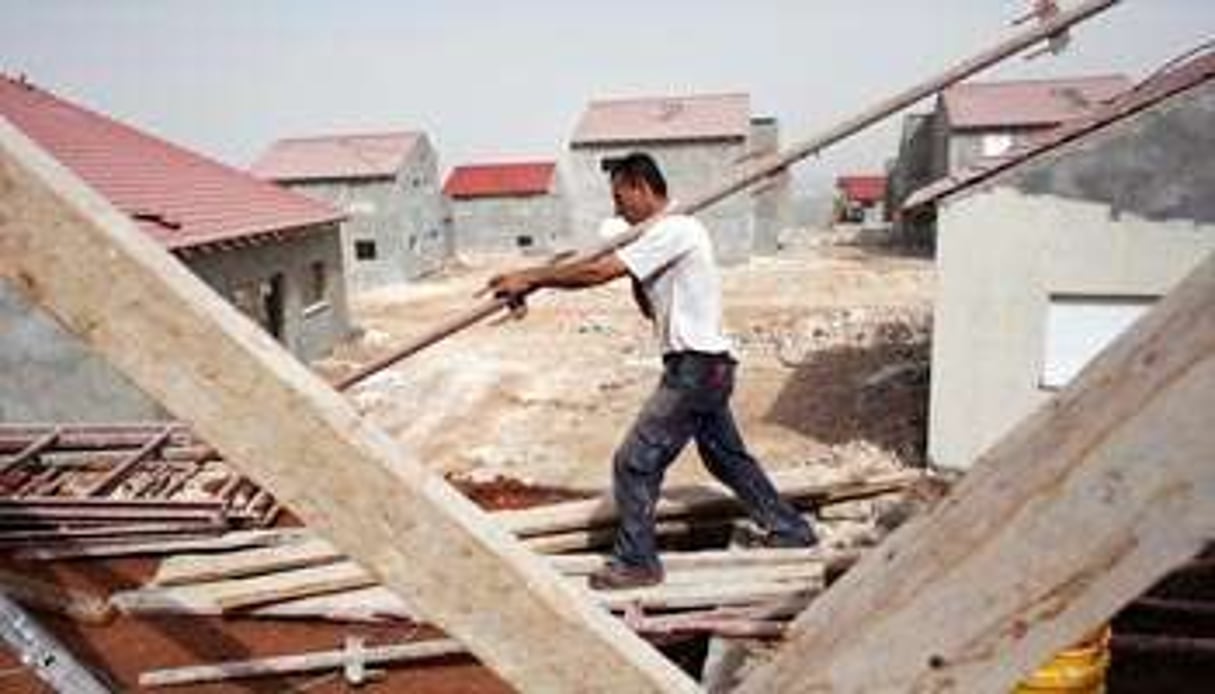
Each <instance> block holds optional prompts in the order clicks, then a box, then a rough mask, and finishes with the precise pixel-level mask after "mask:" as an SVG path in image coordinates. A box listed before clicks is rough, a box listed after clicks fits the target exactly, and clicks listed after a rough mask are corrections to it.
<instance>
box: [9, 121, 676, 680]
mask: <svg viewBox="0 0 1215 694" xmlns="http://www.w3.org/2000/svg"><path fill="white" fill-rule="evenodd" d="M0 277H3V278H4V279H5V281H7V282H8V283H10V285H11V286H12V287H14V288H15V289H17V290H18V291H20V292H22V293H23V294H25V295H26V296H27V297H29V298H30V299H31V300H32V301H33V302H34V303H36V304H38V305H40V306H41V307H43V308H44V309H46V310H47V311H48V312H49V313H50V314H51V315H53V316H54V317H55V318H56V319H57V320H58V321H59V322H60V323H61V324H62V325H64V326H65V327H66V328H67V329H68V330H70V331H71V332H72V333H74V334H76V335H77V336H78V337H80V338H81V339H82V340H83V341H84V342H85V343H86V344H88V345H89V346H90V347H91V348H93V349H94V350H96V351H97V352H98V353H99V354H101V355H103V356H104V357H105V358H106V359H107V360H109V361H110V362H111V363H112V364H113V365H114V366H115V367H117V368H118V369H119V370H120V371H122V372H123V373H125V374H126V375H127V376H128V377H129V378H130V379H131V380H132V381H133V382H134V383H136V384H137V385H139V386H140V388H142V389H143V390H144V391H145V392H147V393H148V394H149V395H151V396H152V397H154V398H155V399H156V400H158V401H159V402H161V403H162V404H163V405H164V406H165V407H166V408H168V409H169V410H170V411H171V412H173V413H174V414H175V415H177V416H178V417H180V418H181V419H182V420H184V421H186V422H188V423H189V424H190V425H191V426H192V427H193V428H194V430H195V431H197V432H198V433H199V434H200V435H201V436H202V438H204V439H205V440H206V441H208V442H209V443H210V444H211V445H213V446H214V447H215V448H216V449H217V450H218V451H220V452H221V453H222V454H223V455H224V456H225V457H226V458H227V459H228V460H229V461H230V462H231V463H232V464H233V465H234V466H236V467H238V468H239V469H241V470H242V471H243V472H245V473H247V474H248V475H249V476H250V477H253V478H255V479H257V481H258V482H259V483H260V484H261V485H262V486H263V487H265V488H267V489H269V490H271V491H272V492H273V493H274V495H275V497H276V498H277V499H279V500H281V501H282V502H283V503H284V504H286V505H287V506H288V507H290V508H291V510H292V511H294V512H295V513H296V514H297V515H298V516H299V517H300V518H301V519H302V520H304V521H305V522H306V523H307V524H308V526H309V527H310V528H312V529H313V530H315V531H316V532H317V533H319V534H321V535H322V536H324V537H325V538H326V539H328V540H329V541H330V542H332V543H333V544H334V545H335V546H336V547H338V548H339V549H341V550H342V551H343V552H344V553H345V554H346V555H347V556H349V557H351V558H352V559H355V560H356V561H358V562H359V563H360V564H362V565H363V566H364V567H365V568H366V569H368V570H369V571H370V572H372V573H373V574H374V575H375V576H376V577H377V578H378V579H379V580H380V582H381V583H383V584H384V585H385V586H388V587H389V588H391V589H392V590H394V591H395V592H397V593H398V594H400V595H402V596H403V597H405V599H406V600H408V602H409V603H410V604H413V605H417V606H418V607H419V608H420V609H421V610H422V611H423V612H424V615H425V616H426V617H427V618H429V619H430V620H432V621H433V622H434V623H436V624H438V625H439V626H441V627H442V628H443V629H445V630H446V631H447V632H448V633H450V634H451V635H452V636H454V637H456V638H458V639H459V640H460V641H461V642H462V643H464V644H465V645H466V646H467V647H468V648H469V650H471V651H472V652H473V653H474V654H475V655H476V656H477V657H478V658H480V659H481V661H482V662H484V663H485V664H486V665H488V666H489V667H491V668H493V669H494V670H495V671H496V672H497V673H498V674H499V675H501V676H502V677H503V678H504V679H506V680H507V681H509V682H511V683H512V684H513V685H515V686H516V687H518V688H520V689H524V690H529V691H592V690H593V691H622V692H623V691H628V692H646V691H694V690H695V684H694V683H693V682H692V681H691V680H690V679H689V678H688V677H687V676H686V675H684V674H683V673H682V672H680V671H679V670H678V668H676V667H675V666H674V665H673V664H671V663H670V662H669V661H667V660H666V659H665V658H663V657H662V656H661V655H660V654H659V653H657V652H656V651H654V650H653V649H652V648H650V647H649V645H648V644H646V643H645V642H644V641H642V640H641V639H639V638H638V637H637V636H636V635H634V634H633V633H632V632H630V631H629V630H628V629H626V628H625V627H624V626H623V625H621V624H620V623H619V622H618V621H616V620H614V619H612V618H611V617H610V616H609V615H608V614H607V613H606V612H605V611H604V610H603V609H602V608H599V607H597V606H595V605H593V604H592V603H591V602H590V601H589V600H588V599H587V596H586V594H585V593H584V592H583V591H580V590H579V589H578V588H576V587H574V586H570V585H567V584H566V583H564V582H563V581H562V580H561V578H560V577H559V576H558V574H557V573H556V572H555V571H553V570H552V569H551V568H550V567H548V566H547V565H546V564H545V563H544V562H542V561H541V560H539V559H538V558H536V557H535V556H533V555H532V554H530V553H529V552H527V551H526V550H525V549H524V548H523V547H522V546H520V545H519V543H518V542H516V541H515V540H514V538H512V537H511V536H510V535H509V533H507V532H506V531H505V530H503V529H501V528H498V527H497V526H496V525H495V524H494V523H493V522H492V521H490V520H489V519H488V518H487V517H486V515H485V514H484V513H483V512H481V511H480V510H479V509H478V508H476V506H474V505H473V504H472V502H470V501H468V500H467V499H465V498H464V497H463V496H461V495H460V494H459V492H457V491H456V490H454V489H453V488H451V486H450V485H448V484H447V483H446V482H444V481H443V480H442V479H441V478H440V477H438V476H436V475H434V474H432V473H430V472H429V471H427V470H426V469H425V468H424V467H423V466H422V465H421V464H419V463H418V462H417V461H416V460H414V459H413V458H412V457H411V456H409V455H408V454H407V453H406V452H405V451H403V450H402V449H401V448H400V447H399V446H397V445H396V444H395V443H394V442H393V441H392V440H391V439H390V438H389V437H388V436H387V435H386V434H384V433H383V432H381V431H380V430H378V429H376V428H375V427H374V426H372V425H371V424H369V423H368V422H367V421H365V420H363V419H362V418H361V417H359V416H358V414H357V413H356V412H355V411H354V409H353V408H352V407H351V406H350V405H349V404H348V403H347V402H346V401H345V400H343V399H342V398H341V396H339V395H338V394H337V393H336V392H334V391H333V389H332V388H330V387H329V386H328V385H326V384H325V383H324V382H322V381H321V380H320V379H319V378H318V377H316V376H315V375H314V374H312V373H311V372H310V371H309V370H308V369H307V368H306V367H304V366H303V365H302V364H300V363H299V362H298V361H296V360H295V359H294V358H293V357H292V356H291V355H290V354H288V353H287V352H286V351H284V350H283V348H282V347H281V346H280V345H278V344H277V343H275V342H274V340H273V339H271V338H270V337H269V336H268V335H266V334H265V333H264V332H262V331H261V330H260V329H258V328H257V327H256V326H255V325H253V324H252V323H251V322H249V321H248V320H247V319H245V318H243V317H242V316H241V315H240V314H239V313H238V312H237V311H236V309H234V308H232V307H231V306H230V305H229V304H227V303H226V302H224V301H223V300H222V299H221V298H220V297H219V296H217V295H216V294H214V292H212V291H211V290H210V289H208V288H207V287H206V285H204V284H203V283H202V281H201V280H199V279H198V278H197V277H195V276H194V275H193V274H192V273H190V271H189V270H188V269H186V268H185V267H184V266H182V265H181V264H180V263H178V262H177V261H175V260H174V259H173V258H172V257H171V256H170V255H169V254H168V253H167V252H166V251H165V250H164V249H163V248H161V247H160V246H159V245H157V244H156V243H155V242H154V241H153V240H152V239H150V238H148V237H146V236H145V235H144V234H143V233H142V232H140V231H139V230H138V229H137V228H136V227H135V225H134V223H133V222H131V220H130V219H129V218H127V216H126V215H124V214H122V213H121V212H120V211H118V210H116V209H114V208H113V207H112V206H111V205H110V204H108V203H107V202H106V201H105V200H104V199H103V198H101V197H100V196H99V195H97V194H96V193H95V192H94V191H92V190H91V189H89V188H87V187H86V186H85V185H84V184H83V183H81V182H80V181H79V180H78V179H77V178H76V177H75V176H73V175H72V174H71V173H70V172H68V171H67V170H65V169H63V168H62V167H61V166H59V165H58V164H57V163H56V162H55V161H54V160H53V159H51V158H50V157H49V156H48V155H47V154H46V153H44V152H42V151H41V150H40V149H39V148H38V147H37V146H36V145H34V144H33V143H31V142H30V141H29V140H28V139H27V138H26V137H25V136H24V135H22V134H21V133H20V132H19V131H17V130H16V129H14V128H13V127H12V126H11V125H10V124H8V123H7V122H5V121H3V120H2V119H0Z"/></svg>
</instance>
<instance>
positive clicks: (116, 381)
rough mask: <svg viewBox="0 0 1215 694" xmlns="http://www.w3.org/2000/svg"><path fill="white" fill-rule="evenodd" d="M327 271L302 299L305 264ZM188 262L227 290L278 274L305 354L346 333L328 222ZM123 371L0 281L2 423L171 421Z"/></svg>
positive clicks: (297, 349) (336, 251)
mask: <svg viewBox="0 0 1215 694" xmlns="http://www.w3.org/2000/svg"><path fill="white" fill-rule="evenodd" d="M318 261H319V262H322V263H323V264H324V266H325V267H326V268H327V272H328V273H329V278H328V283H327V284H328V291H329V294H328V296H327V299H326V300H325V301H323V302H317V303H313V304H312V305H310V306H304V305H303V304H304V296H305V291H306V289H305V287H306V286H307V283H308V282H310V281H311V277H312V265H311V264H312V263H313V262H318ZM187 265H188V266H189V267H190V268H191V269H192V270H194V272H195V273H196V274H197V275H198V276H199V277H200V279H202V280H203V281H205V282H206V283H207V284H208V285H210V286H211V288H212V289H214V290H215V291H217V292H218V293H220V294H221V295H223V296H225V298H229V299H230V297H231V295H232V291H233V289H234V288H235V287H237V286H240V285H241V284H249V283H256V282H257V281H259V280H262V279H266V278H269V277H272V276H274V275H275V274H281V275H282V277H283V289H284V311H283V313H284V326H283V327H284V330H283V340H282V341H283V344H284V346H285V347H286V348H287V349H288V350H289V351H291V352H293V353H295V354H296V355H297V356H299V357H300V358H301V359H303V360H309V359H313V358H315V357H318V356H321V355H323V354H325V353H327V352H328V351H329V350H330V349H331V348H332V347H333V346H334V344H335V343H336V342H337V341H339V340H341V339H343V338H344V337H345V336H346V335H347V334H348V333H349V332H350V319H349V315H348V312H347V308H346V294H345V287H344V286H343V282H342V280H341V277H342V271H341V244H340V240H339V236H338V230H337V227H336V226H335V225H327V226H324V227H319V228H318V229H317V230H315V231H313V232H311V233H307V234H298V235H295V236H293V237H291V238H290V239H289V240H286V241H283V242H280V243H267V244H264V245H260V246H253V247H247V248H235V249H231V250H226V251H217V252H215V253H210V254H206V255H196V256H194V257H192V258H191V259H190V260H189V261H188V262H187ZM169 418H170V415H169V414H168V413H167V412H165V411H164V409H163V408H161V407H160V406H159V405H158V404H157V403H156V402H155V401H153V400H151V399H149V398H148V397H147V396H145V395H144V394H143V393H142V391H140V390H139V389H138V388H136V387H135V385H134V384H132V383H131V382H130V381H129V380H127V378H126V377H125V376H123V375H122V374H121V373H119V372H118V371H117V370H115V369H114V368H113V367H111V366H110V365H109V363H108V362H106V361H105V360H104V359H102V358H101V357H99V356H97V355H96V354H94V353H93V352H92V350H90V349H89V348H88V347H87V346H86V345H85V344H84V343H82V342H81V341H80V340H79V339H77V338H76V337H75V336H74V335H72V334H71V333H69V332H67V331H66V330H64V329H63V328H62V327H61V326H60V325H59V324H58V323H56V322H55V321H54V319H53V318H52V317H51V316H49V315H48V314H46V313H45V312H44V311H42V309H40V308H39V307H37V306H34V305H31V304H30V303H29V302H28V301H27V300H26V299H25V298H24V297H23V296H22V295H21V294H19V293H18V292H16V291H15V290H13V289H12V288H11V287H10V286H9V285H7V284H4V283H3V282H0V421H3V422H121V421H141V420H159V419H169Z"/></svg>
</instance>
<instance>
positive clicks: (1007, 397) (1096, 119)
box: [907, 56, 1215, 468]
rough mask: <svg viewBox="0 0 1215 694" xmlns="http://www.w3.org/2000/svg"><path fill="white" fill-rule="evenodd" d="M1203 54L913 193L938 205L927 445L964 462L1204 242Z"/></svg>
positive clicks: (1208, 227) (1209, 88)
mask: <svg viewBox="0 0 1215 694" xmlns="http://www.w3.org/2000/svg"><path fill="white" fill-rule="evenodd" d="M1212 77H1215V56H1208V57H1206V58H1203V59H1198V60H1194V61H1192V62H1190V63H1188V64H1186V65H1184V66H1183V67H1179V68H1176V69H1174V70H1173V71H1171V72H1169V73H1167V74H1165V75H1164V76H1162V77H1159V78H1157V79H1154V80H1153V81H1151V82H1148V83H1146V84H1144V85H1142V86H1140V87H1138V88H1137V89H1136V90H1135V91H1133V92H1129V93H1127V95H1126V96H1125V97H1123V98H1120V99H1118V100H1116V101H1114V102H1112V103H1110V104H1108V105H1105V106H1102V107H1101V108H1099V109H1097V110H1096V111H1094V112H1092V113H1091V114H1090V115H1089V116H1086V117H1084V118H1082V119H1079V120H1075V121H1072V122H1070V123H1069V124H1067V125H1065V126H1063V127H1061V128H1059V129H1057V130H1055V131H1053V132H1052V133H1050V134H1049V135H1046V136H1043V137H1040V138H1038V139H1037V140H1035V141H1032V142H1031V143H1029V144H1027V145H1024V146H1022V147H1020V148H1018V149H1014V150H1011V151H1008V152H1005V157H1004V158H1002V159H1001V160H999V161H998V163H994V164H991V165H989V166H987V167H983V168H976V169H970V170H967V171H964V172H960V173H958V174H956V175H955V178H954V179H953V180H947V181H944V182H942V183H940V184H937V185H934V186H931V187H929V188H927V189H925V190H922V191H920V192H918V193H916V194H915V195H913V196H912V197H911V198H909V200H908V202H907V204H908V206H909V207H910V208H912V210H913V211H914V209H915V208H916V207H922V206H929V205H933V206H936V207H937V209H938V212H937V214H938V220H937V224H938V234H939V242H938V254H939V257H938V268H939V270H938V272H939V275H938V297H937V300H936V308H935V318H934V335H933V355H932V394H931V425H930V432H929V453H930V456H931V458H932V459H933V460H934V461H936V462H937V463H938V464H941V465H945V466H948V467H954V468H967V467H970V466H971V465H972V464H973V463H974V461H975V458H976V456H977V455H978V454H979V453H980V452H982V451H983V450H985V449H986V448H987V447H988V446H989V445H991V444H992V443H993V442H994V441H996V440H998V439H999V438H1001V437H1002V436H1003V435H1004V434H1005V433H1006V432H1007V431H1008V430H1009V428H1010V427H1012V426H1013V424H1015V423H1016V422H1017V421H1019V420H1020V419H1021V418H1022V417H1024V416H1025V415H1026V414H1028V413H1029V412H1031V411H1032V410H1034V409H1035V408H1037V407H1038V406H1040V405H1041V404H1042V403H1044V402H1045V401H1047V400H1049V399H1051V398H1052V397H1053V396H1054V394H1055V393H1056V391H1058V390H1059V389H1060V388H1061V387H1063V386H1065V385H1066V384H1068V383H1069V382H1070V381H1071V380H1072V379H1073V378H1074V377H1075V376H1076V374H1077V373H1078V372H1080V371H1081V370H1082V369H1083V368H1084V367H1085V365H1086V364H1087V363H1088V361H1089V360H1090V359H1091V358H1092V356H1093V355H1095V354H1096V353H1097V352H1099V351H1100V350H1101V349H1102V348H1104V347H1105V346H1106V345H1107V344H1108V343H1110V342H1111V341H1112V340H1113V339H1114V338H1115V337H1117V336H1118V335H1119V334H1120V333H1121V332H1122V331H1123V329H1124V328H1126V326H1128V325H1129V324H1131V323H1132V322H1133V321H1134V320H1135V319H1136V318H1138V317H1139V316H1140V314H1142V313H1144V312H1145V311H1147V310H1148V309H1149V308H1150V307H1151V306H1152V305H1153V304H1155V303H1156V301H1157V300H1158V299H1159V298H1160V297H1161V296H1162V295H1163V294H1165V293H1166V292H1168V291H1169V290H1170V289H1171V288H1172V287H1173V285H1174V284H1175V283H1176V282H1177V281H1178V280H1180V279H1181V278H1182V277H1183V276H1185V275H1186V274H1187V273H1188V272H1189V271H1190V270H1191V269H1193V267H1194V265H1195V264H1197V263H1198V262H1199V261H1200V260H1201V259H1202V258H1203V257H1204V256H1205V255H1207V254H1208V253H1209V252H1210V251H1211V250H1212V249H1215V226H1213V225H1215V199H1213V198H1212V191H1215V129H1213V128H1212V127H1211V126H1212V123H1215V81H1212Z"/></svg>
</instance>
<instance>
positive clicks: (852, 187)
mask: <svg viewBox="0 0 1215 694" xmlns="http://www.w3.org/2000/svg"><path fill="white" fill-rule="evenodd" d="M835 187H836V188H839V189H840V190H841V191H843V193H844V195H846V196H848V199H850V200H855V201H857V202H865V203H869V202H879V201H881V200H884V199H885V198H886V177H885V176H880V175H876V176H840V177H839V178H836V179H835Z"/></svg>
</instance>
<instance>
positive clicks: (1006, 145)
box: [890, 75, 1131, 240]
mask: <svg viewBox="0 0 1215 694" xmlns="http://www.w3.org/2000/svg"><path fill="white" fill-rule="evenodd" d="M1130 87H1131V83H1130V80H1129V79H1128V78H1127V77H1125V76H1122V75H1106V76H1096V77H1076V78H1066V79H1042V80H1020V81H1004V82H976V83H966V84H958V85H954V86H952V87H950V88H948V89H946V90H944V91H943V92H942V93H941V95H940V96H939V97H938V98H937V103H936V108H935V110H934V111H933V112H932V113H931V114H911V115H908V116H906V117H905V119H904V121H903V133H902V136H901V138H900V142H899V153H898V158H897V160H896V161H895V164H894V166H893V167H892V169H891V171H890V179H891V180H890V186H891V201H890V204H891V207H892V209H894V210H900V208H901V207H902V203H903V201H904V200H906V198H907V196H908V195H910V194H911V193H912V192H914V191H916V190H918V189H920V188H923V187H924V186H926V185H928V184H930V183H932V182H934V181H937V180H939V179H942V178H945V177H947V176H950V175H952V174H954V173H956V172H958V171H960V170H963V169H965V168H966V167H968V166H971V165H974V164H977V163H979V162H981V161H984V160H991V159H996V158H1000V157H1003V156H1006V155H1007V154H1008V153H1009V152H1011V151H1012V150H1013V149H1014V148H1015V147H1018V146H1020V145H1023V144H1025V143H1026V142H1028V141H1030V140H1031V139H1032V138H1034V137H1035V136H1037V135H1040V134H1042V133H1044V132H1048V131H1050V130H1051V129H1053V128H1055V127H1057V126H1059V125H1061V124H1062V123H1065V122H1067V121H1068V120H1071V119H1073V118H1076V117H1079V116H1082V115H1084V114H1085V113H1086V112H1088V110H1089V109H1091V108H1093V107H1095V106H1099V105H1101V104H1103V103H1105V102H1107V101H1109V100H1110V99H1112V98H1113V97H1115V96H1117V95H1118V94H1121V93H1122V92H1125V91H1126V90H1127V89H1130ZM928 212H930V210H929V209H926V208H920V209H918V210H916V211H915V212H914V214H903V213H902V212H900V213H899V214H898V215H897V216H896V223H897V224H896V226H897V228H896V233H898V234H900V235H905V236H907V237H909V238H913V239H920V240H924V239H925V238H928V237H931V235H932V217H931V215H930V214H926V213H928Z"/></svg>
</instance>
